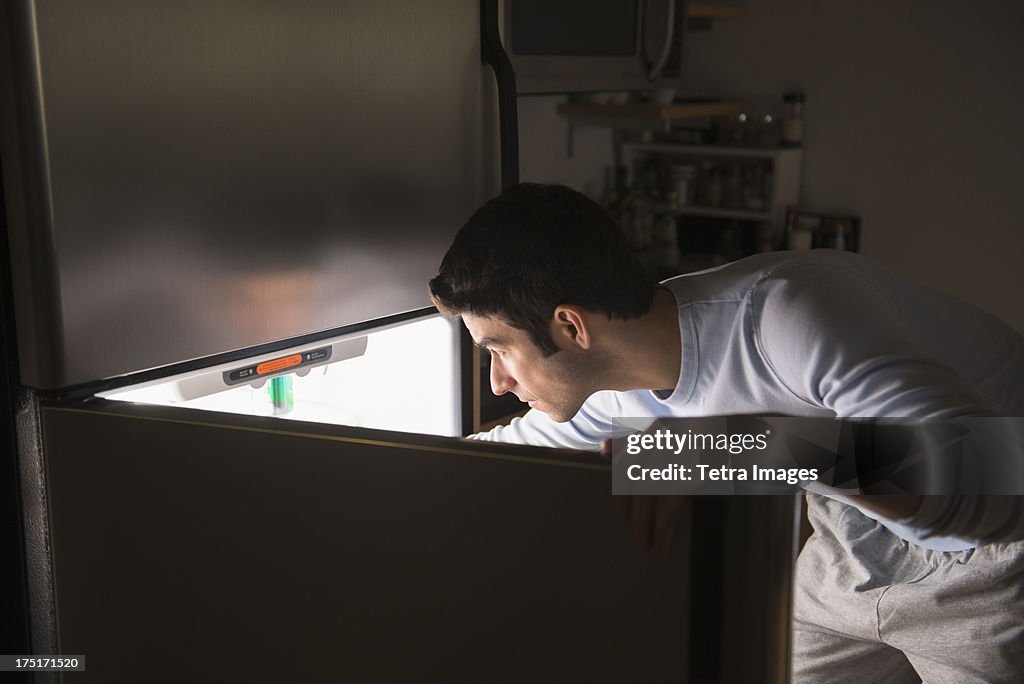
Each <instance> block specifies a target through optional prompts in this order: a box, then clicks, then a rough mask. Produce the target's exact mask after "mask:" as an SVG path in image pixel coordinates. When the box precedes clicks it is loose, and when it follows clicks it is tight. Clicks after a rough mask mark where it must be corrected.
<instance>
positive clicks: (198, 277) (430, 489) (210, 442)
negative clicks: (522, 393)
mask: <svg viewBox="0 0 1024 684" xmlns="http://www.w3.org/2000/svg"><path fill="white" fill-rule="evenodd" d="M2 11H3V18H2V32H3V34H2V36H0V38H2V40H0V45H2V46H3V47H2V48H0V49H2V50H3V54H2V55H0V59H2V60H3V62H2V64H0V73H2V77H3V81H2V84H0V85H2V93H0V96H2V99H3V127H2V129H3V130H2V133H3V138H2V145H3V147H2V151H3V156H2V165H3V180H4V186H3V189H4V196H3V199H4V216H5V233H4V237H5V239H4V240H3V241H2V242H3V245H2V249H4V250H5V252H6V253H5V254H4V255H3V256H4V257H5V258H4V259H3V263H4V265H5V267H7V266H9V268H7V269H6V270H5V273H4V279H5V281H6V282H5V296H4V298H3V314H4V315H3V321H4V335H3V344H4V349H3V352H4V358H5V360H6V364H5V373H4V397H3V401H4V402H5V407H6V408H7V410H8V411H9V417H7V420H5V429H7V430H8V432H7V434H5V447H6V446H7V445H9V446H10V447H11V448H10V452H11V453H10V455H9V457H8V458H6V460H5V461H4V463H3V467H4V480H3V487H4V490H3V495H4V502H3V506H4V515H5V522H9V523H10V524H5V527H4V530H5V531H4V538H3V540H2V543H3V545H4V551H5V552H6V557H7V558H8V559H9V560H11V561H12V562H10V563H9V567H10V569H11V571H12V577H13V578H14V579H13V580H12V581H11V582H10V583H9V591H6V592H5V599H4V600H5V605H7V606H8V607H10V608H11V613H10V614H11V615H12V616H14V618H15V619H14V620H13V621H12V622H13V624H14V627H10V628H7V631H6V632H5V636H6V638H7V640H8V642H9V645H8V648H7V649H6V650H8V651H9V652H12V653H14V652H18V653H24V654H34V655H79V656H82V657H83V662H84V664H85V670H84V671H83V672H65V673H59V672H36V673H33V677H34V681H96V682H121V681H125V682H128V681H130V682H135V681H148V682H164V681H166V682H183V681H189V682H199V681H218V682H220V681H246V682H255V681H332V682H334V681H388V682H390V681H410V680H415V681H523V680H540V681H555V680H558V681H565V680H582V679H586V680H591V681H607V680H611V679H617V680H633V679H638V678H639V679H659V680H662V679H664V680H671V681H681V682H685V681H728V680H729V678H730V676H731V675H730V674H729V673H730V667H732V668H733V669H735V666H731V665H729V664H728V661H729V659H728V658H727V657H726V650H727V649H728V648H730V647H731V646H730V645H729V644H728V642H729V640H730V639H732V638H734V637H735V635H737V634H741V633H742V634H744V635H745V636H744V637H743V639H745V640H744V641H743V642H742V647H743V648H744V653H745V655H746V659H745V662H747V663H750V665H749V667H750V668H752V669H751V670H750V671H756V672H758V673H759V676H760V675H764V674H765V673H767V672H770V673H771V676H772V677H775V676H779V677H784V676H785V674H784V672H785V657H784V654H783V651H784V650H785V648H784V647H785V639H786V633H787V632H786V630H787V629H788V627H786V626H785V625H786V620H788V600H789V593H788V585H787V584H786V582H787V581H788V572H789V570H788V568H789V567H790V565H791V562H792V547H791V546H788V545H787V544H786V543H779V544H775V543H773V544H766V543H765V542H764V541H763V540H764V539H766V538H767V537H766V536H765V535H766V534H767V532H768V531H777V530H778V529H779V528H781V529H783V530H788V529H791V528H792V524H793V513H792V512H793V508H792V501H782V502H780V501H778V500H773V501H767V500H766V501H749V502H746V503H742V504H735V505H725V504H723V502H720V501H701V502H695V503H694V505H693V506H691V507H690V508H689V509H688V511H687V513H686V515H685V516H684V517H683V519H682V520H680V524H679V528H678V532H677V536H676V543H675V544H674V546H673V549H672V551H671V552H670V553H669V554H667V555H666V556H663V557H655V556H652V555H650V554H646V553H643V552H641V551H639V550H637V549H636V548H634V545H633V542H632V539H631V537H632V535H631V531H630V530H629V528H628V526H627V525H625V524H624V523H623V522H622V521H621V520H620V519H619V517H618V515H617V513H616V510H615V506H614V505H613V501H612V498H611V496H610V491H611V482H610V473H609V465H608V463H606V462H605V461H604V460H603V459H602V458H601V457H600V456H598V455H596V454H591V453H583V452H573V451H568V450H557V449H544V448H539V447H529V446H516V445H503V444H494V443H484V442H476V441H470V440H466V439H463V438H462V437H463V435H465V434H466V433H467V432H469V431H470V430H471V429H472V426H473V424H474V419H473V416H474V413H473V412H474V405H478V402H479V399H478V397H474V396H473V394H474V392H480V391H481V387H480V386H481V382H480V378H479V375H478V370H479V369H478V368H477V367H476V366H474V365H473V362H472V360H471V359H472V357H471V354H470V352H469V348H468V346H467V345H466V337H465V333H464V332H462V331H461V330H460V328H459V324H458V322H457V321H451V320H447V319H445V318H443V317H441V316H439V315H438V314H437V312H436V311H435V310H434V309H433V308H432V307H431V306H430V300H429V297H428V295H427V290H426V281H427V280H428V279H429V278H430V277H431V276H432V275H433V274H434V273H435V272H436V269H437V267H438V265H439V263H440V259H441V257H442V256H443V254H444V251H445V249H446V248H447V246H448V244H449V243H450V241H451V239H452V238H453V236H454V234H455V232H456V231H457V229H458V228H459V227H460V226H461V225H462V224H463V223H464V222H465V220H466V219H467V218H468V216H469V215H470V214H471V213H472V211H473V210H474V209H475V208H476V207H477V206H478V205H480V204H481V203H482V202H483V201H485V200H486V199H487V198H488V197H490V196H492V195H494V194H496V193H497V192H498V191H499V190H500V189H501V187H502V186H503V185H508V184H510V183H513V182H515V181H516V174H517V167H518V163H517V161H516V159H517V157H516V121H515V83H514V74H513V73H512V72H511V70H510V67H509V64H508V60H507V57H506V56H505V55H504V53H503V50H502V47H501V41H500V26H499V16H500V8H499V7H498V4H497V2H491V1H489V0H483V1H482V2H481V1H478V0H437V1H431V2H429V3H424V2H417V1H414V0H394V1H392V2H383V3H382V2H371V1H369V0H351V1H345V2H343V1H339V0H293V1H288V2H285V1H284V0H202V1H199V0H195V1H188V0H186V1H182V0H152V1H149V2H145V3H140V2H137V1H136V0H94V1H91V2H89V3H82V2H77V1H70V0H17V1H13V2H9V3H5V5H4V7H3V10H2ZM483 391H486V386H484V389H483ZM477 418H478V416H477ZM475 422H476V423H479V420H476V421H475ZM774 538H775V539H777V538H778V537H777V536H776V537H774ZM727 540H739V541H727ZM726 562H729V563H731V564H732V565H734V566H735V567H734V568H733V569H723V567H722V566H723V563H726ZM755 567H756V572H755V571H754V570H752V568H755ZM737 568H738V569H737ZM780 624H781V625H783V626H781V627H780ZM733 645H734V644H733ZM12 649H14V650H12ZM723 662H725V663H726V664H725V665H723ZM765 677H766V678H764V679H762V681H769V680H770V679H768V678H767V677H768V675H765ZM734 680H736V681H738V678H737V679H734Z"/></svg>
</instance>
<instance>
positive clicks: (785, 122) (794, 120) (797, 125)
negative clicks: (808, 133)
mask: <svg viewBox="0 0 1024 684" xmlns="http://www.w3.org/2000/svg"><path fill="white" fill-rule="evenodd" d="M782 101H783V102H784V103H785V105H786V114H785V116H784V117H783V118H782V144H783V145H785V146H786V147H799V146H800V145H802V144H803V141H804V94H803V93H786V94H785V95H783V96H782Z"/></svg>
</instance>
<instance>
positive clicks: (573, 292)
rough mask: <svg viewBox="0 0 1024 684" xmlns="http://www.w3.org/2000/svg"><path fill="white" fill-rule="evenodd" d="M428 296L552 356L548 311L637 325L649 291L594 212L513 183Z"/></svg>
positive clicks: (448, 259)
mask: <svg viewBox="0 0 1024 684" xmlns="http://www.w3.org/2000/svg"><path fill="white" fill-rule="evenodd" d="M430 294H431V296H432V298H433V300H434V304H435V305H436V306H437V308H438V309H439V310H440V311H441V312H442V313H445V314H448V315H458V314H463V313H471V314H474V315H478V316H496V317H498V318H500V319H502V320H503V321H504V322H506V323H507V324H509V325H511V326H512V327H515V328H520V329H522V330H525V331H526V332H527V333H528V334H529V336H530V339H531V340H532V341H533V342H534V344H536V345H537V347H539V348H540V350H541V351H542V352H543V353H544V354H545V355H546V356H550V355H551V354H553V353H555V352H556V351H558V347H557V346H556V345H555V343H554V342H553V341H552V339H551V335H550V333H549V331H548V326H549V324H550V321H551V316H552V314H553V312H554V310H555V307H557V306H559V305H561V304H575V305H577V306H580V307H582V308H584V309H586V310H588V311H594V312H600V313H603V314H605V315H606V316H608V317H609V318H619V319H623V320H625V319H630V318H636V317H638V316H641V315H643V314H645V313H647V311H648V310H650V308H651V302H652V301H653V298H654V282H653V280H652V279H651V278H650V277H649V276H648V275H647V274H646V273H645V272H644V269H643V267H641V266H640V263H639V262H638V261H637V260H636V257H634V256H633V253H632V252H631V251H630V248H629V245H628V243H627V241H626V238H625V235H623V233H622V231H621V230H620V229H619V227H618V225H616V223H615V221H614V219H612V217H611V216H609V214H608V212H606V211H605V210H604V209H603V208H602V207H601V206H600V205H599V204H597V203H596V202H593V201H592V200H590V199H588V198H587V197H586V196H585V195H582V194H580V193H578V192H576V191H575V190H573V189H571V188H567V187H565V186H562V185H541V184H538V183H520V184H519V185H515V186H512V187H511V188H509V189H508V190H506V191H505V192H503V193H501V194H500V195H498V196H497V197H495V198H494V199H492V200H491V201H489V202H487V204H485V205H484V206H482V207H481V208H480V209H478V210H477V212H476V213H475V214H473V216H471V217H470V219H469V221H468V222H467V223H466V225H464V226H463V227H462V229H461V230H460V231H459V233H458V235H456V236H455V241H454V242H453V243H452V246H451V247H450V248H449V249H448V253H447V254H445V257H444V260H443V261H442V262H441V268H440V271H439V272H438V274H437V276H436V277H435V278H434V279H432V280H431V281H430Z"/></svg>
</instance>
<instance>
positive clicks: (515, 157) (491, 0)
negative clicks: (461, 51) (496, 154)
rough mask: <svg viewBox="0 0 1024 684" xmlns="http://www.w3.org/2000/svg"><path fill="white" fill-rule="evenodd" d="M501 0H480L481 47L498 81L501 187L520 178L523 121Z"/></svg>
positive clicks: (484, 57) (510, 184)
mask: <svg viewBox="0 0 1024 684" xmlns="http://www.w3.org/2000/svg"><path fill="white" fill-rule="evenodd" d="M498 16H499V9H498V0H480V37H481V41H480V47H481V53H482V54H481V57H482V59H483V61H484V63H485V64H487V65H488V66H490V67H491V69H493V70H494V77H495V80H496V82H497V84H498V130H499V133H498V136H499V141H500V149H501V187H502V189H505V188H508V187H511V186H513V185H515V184H516V183H518V182H519V121H518V113H517V109H516V75H515V72H514V71H513V70H512V62H510V61H509V59H508V55H507V54H505V48H504V46H502V44H501V35H500V34H499V32H498Z"/></svg>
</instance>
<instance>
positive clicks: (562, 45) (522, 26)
mask: <svg viewBox="0 0 1024 684" xmlns="http://www.w3.org/2000/svg"><path fill="white" fill-rule="evenodd" d="M501 19H502V25H501V29H502V43H503V45H504V47H505V52H506V53H507V54H508V57H509V60H510V61H511V63H512V69H513V71H514V72H515V80H516V90H517V92H518V93H520V94H533V93H578V92H593V91H608V90H647V89H651V88H661V87H675V86H677V85H678V83H679V78H680V76H681V75H682V74H681V69H682V56H683V40H684V30H685V27H686V2H685V0H558V1H557V2H552V1H551V0H504V1H503V3H502V10H501Z"/></svg>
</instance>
